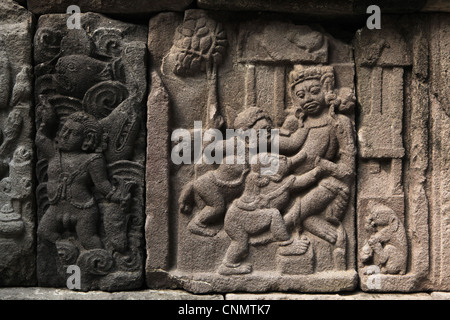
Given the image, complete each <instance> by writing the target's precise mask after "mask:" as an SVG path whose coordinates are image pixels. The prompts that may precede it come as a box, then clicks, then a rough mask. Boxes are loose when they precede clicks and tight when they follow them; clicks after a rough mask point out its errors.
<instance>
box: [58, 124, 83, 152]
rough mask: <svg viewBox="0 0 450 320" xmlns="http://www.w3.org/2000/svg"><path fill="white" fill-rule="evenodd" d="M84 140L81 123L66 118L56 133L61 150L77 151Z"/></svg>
mask: <svg viewBox="0 0 450 320" xmlns="http://www.w3.org/2000/svg"><path fill="white" fill-rule="evenodd" d="M83 141H84V130H83V125H82V124H81V123H78V122H74V121H72V120H67V121H66V122H65V123H64V125H63V127H62V128H61V130H60V132H59V134H58V147H59V149H60V150H63V151H78V150H81V146H82V145H83Z"/></svg>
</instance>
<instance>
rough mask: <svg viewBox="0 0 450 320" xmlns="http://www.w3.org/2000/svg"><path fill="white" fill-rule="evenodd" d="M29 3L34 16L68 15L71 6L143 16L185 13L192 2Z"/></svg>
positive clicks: (61, 0)
mask: <svg viewBox="0 0 450 320" xmlns="http://www.w3.org/2000/svg"><path fill="white" fill-rule="evenodd" d="M27 3H28V10H30V11H31V12H33V13H34V14H46V13H66V11H67V8H68V7H69V6H71V5H77V6H79V7H80V9H81V12H97V13H104V14H129V15H142V14H149V13H154V12H160V11H183V10H184V9H186V8H187V7H188V6H189V5H190V4H191V3H192V0H164V1H163V0H131V1H130V0H128V1H127V0H108V1H92V0H79V1H71V0H50V1H39V0H28V1H27Z"/></svg>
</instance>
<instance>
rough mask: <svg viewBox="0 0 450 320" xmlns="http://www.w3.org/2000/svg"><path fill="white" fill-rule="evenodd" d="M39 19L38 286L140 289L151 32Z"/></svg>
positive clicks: (105, 22) (96, 21)
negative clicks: (75, 273) (72, 273)
mask: <svg viewBox="0 0 450 320" xmlns="http://www.w3.org/2000/svg"><path fill="white" fill-rule="evenodd" d="M66 19H67V16H66V15H59V14H55V15H44V16H41V17H40V18H39V22H38V27H37V31H36V34H35V37H34V46H35V53H34V61H35V74H36V85H35V86H36V88H35V100H36V104H37V105H36V130H37V133H36V146H37V152H38V161H37V166H36V174H37V177H38V180H39V186H38V188H37V202H38V219H39V222H38V229H37V233H38V281H39V284H40V285H42V286H65V285H66V279H67V277H68V274H67V268H68V266H70V265H76V266H78V267H79V268H80V271H81V290H94V289H100V290H106V291H112V290H125V289H133V288H139V287H140V286H141V285H142V282H143V265H144V252H143V246H144V242H143V240H144V239H143V232H142V228H143V224H144V216H143V215H144V213H143V205H144V201H143V192H144V190H143V187H144V186H143V184H144V180H143V174H144V163H145V155H144V151H145V122H144V119H145V109H144V104H143V100H144V98H145V93H146V89H147V88H146V86H147V82H146V45H145V41H146V39H147V30H146V28H145V27H143V26H138V25H133V24H128V23H123V22H119V21H115V20H111V19H109V18H106V17H104V16H102V15H100V14H93V13H86V14H82V16H81V26H82V28H81V29H70V30H69V29H68V28H67V27H66Z"/></svg>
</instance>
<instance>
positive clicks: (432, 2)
mask: <svg viewBox="0 0 450 320" xmlns="http://www.w3.org/2000/svg"><path fill="white" fill-rule="evenodd" d="M198 5H199V7H200V8H204V9H211V10H237V11H272V12H283V13H297V14H305V15H311V16H325V17H336V16H352V15H365V14H366V10H367V7H368V6H370V5H378V6H379V7H380V8H381V10H382V12H383V13H404V12H417V11H420V10H422V9H427V10H438V11H440V10H442V11H445V10H448V6H447V5H446V4H445V3H442V2H440V0H428V1H427V0H413V1H403V0H395V1H383V0H344V1H340V0H328V1H314V0H306V1H296V0H283V1H276V2H275V1H265V0H198Z"/></svg>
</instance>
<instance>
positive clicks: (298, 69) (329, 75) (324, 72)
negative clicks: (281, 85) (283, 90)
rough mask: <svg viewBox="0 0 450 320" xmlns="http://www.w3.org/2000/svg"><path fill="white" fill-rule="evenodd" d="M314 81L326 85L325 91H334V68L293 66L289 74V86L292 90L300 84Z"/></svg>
mask: <svg viewBox="0 0 450 320" xmlns="http://www.w3.org/2000/svg"><path fill="white" fill-rule="evenodd" d="M311 79H316V80H319V81H320V83H321V84H322V85H323V84H326V85H327V90H333V89H334V68H333V67H332V66H320V65H319V66H311V67H305V66H303V65H295V66H294V69H293V70H292V71H291V73H290V74H289V86H290V88H291V89H293V88H294V87H295V86H296V85H297V84H299V83H300V82H303V81H306V80H311Z"/></svg>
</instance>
